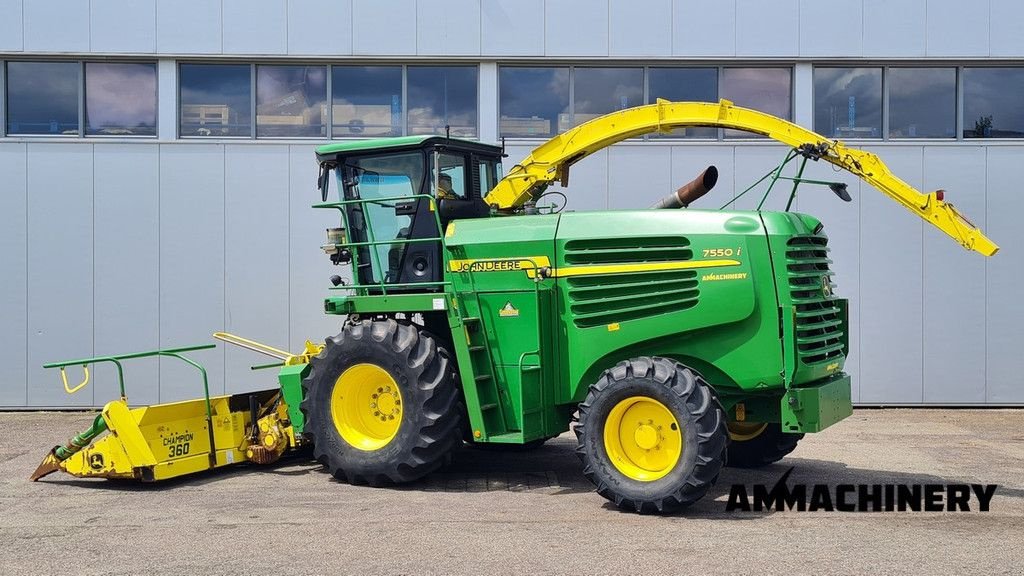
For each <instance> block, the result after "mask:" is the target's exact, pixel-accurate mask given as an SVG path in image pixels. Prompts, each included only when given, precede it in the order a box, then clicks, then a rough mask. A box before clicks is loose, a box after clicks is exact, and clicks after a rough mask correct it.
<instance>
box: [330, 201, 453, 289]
mask: <svg viewBox="0 0 1024 576" xmlns="http://www.w3.org/2000/svg"><path fill="white" fill-rule="evenodd" d="M421 199H426V200H427V202H429V210H430V213H431V215H432V216H433V218H434V224H435V225H436V226H437V237H436V238H395V239H393V240H376V238H375V237H374V235H373V222H372V221H371V219H370V218H367V217H366V216H365V215H364V216H363V223H364V224H365V226H366V237H367V241H364V242H343V243H339V244H326V245H325V246H333V247H335V248H371V250H370V252H371V258H372V259H373V265H374V266H375V267H376V270H377V273H378V275H379V276H380V282H378V283H376V284H357V285H349V286H339V287H337V289H338V290H357V291H358V290H366V289H369V288H375V289H379V290H380V291H381V294H382V295H384V296H386V295H387V290H388V288H394V287H398V286H404V285H405V284H397V283H389V282H385V281H384V273H385V270H384V268H383V266H382V265H381V262H380V255H379V254H378V253H377V250H375V249H373V248H375V247H376V246H383V245H405V244H416V243H424V242H440V243H441V266H442V270H447V268H448V254H447V251H446V250H445V244H444V231H443V230H442V229H441V218H440V216H438V214H437V201H436V199H435V198H434V197H433V196H431V195H430V194H411V195H406V196H384V197H382V198H355V199H351V200H339V201H337V202H321V203H319V204H314V205H313V208H334V209H336V210H338V211H339V212H341V217H342V223H343V224H344V226H345V229H346V230H349V229H350V226H349V222H348V213H347V211H346V210H345V208H347V207H348V206H352V205H360V206H362V205H365V204H380V203H383V202H395V201H399V200H404V201H411V200H421ZM347 237H348V236H346V238H347ZM358 252H359V251H358V250H352V269H353V271H354V274H355V280H356V281H357V282H358V281H359V260H358V258H359V255H358ZM430 284H436V283H430V282H419V283H417V284H416V285H417V286H425V285H430Z"/></svg>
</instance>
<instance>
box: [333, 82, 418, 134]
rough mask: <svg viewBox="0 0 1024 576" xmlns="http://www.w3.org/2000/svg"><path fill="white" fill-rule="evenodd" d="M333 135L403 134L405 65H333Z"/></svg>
mask: <svg viewBox="0 0 1024 576" xmlns="http://www.w3.org/2000/svg"><path fill="white" fill-rule="evenodd" d="M331 74H332V78H331V92H332V93H333V95H332V103H331V106H332V109H331V112H332V120H331V122H332V123H333V124H334V126H333V128H332V131H331V133H332V135H333V136H340V137H345V136H353V137H357V136H363V137H366V136H377V137H380V136H401V135H402V67H401V66H334V67H333V68H332V69H331Z"/></svg>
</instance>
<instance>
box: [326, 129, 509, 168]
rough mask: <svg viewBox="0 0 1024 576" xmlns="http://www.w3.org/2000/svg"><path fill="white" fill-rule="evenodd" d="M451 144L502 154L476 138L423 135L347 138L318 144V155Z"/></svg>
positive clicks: (331, 155) (329, 156)
mask: <svg viewBox="0 0 1024 576" xmlns="http://www.w3.org/2000/svg"><path fill="white" fill-rule="evenodd" d="M435 145H436V146H445V145H448V146H451V147H453V148H460V149H468V150H472V151H476V152H484V153H488V154H500V153H501V148H500V147H499V146H494V145H491V144H483V143H481V142H476V141H474V140H465V139H462V138H445V137H444V136H433V135H429V134H428V135H422V136H398V137H394V138H373V139H370V140H347V141H344V142H331V143H329V144H323V145H321V146H317V148H316V156H317V159H318V160H320V161H324V160H328V159H330V158H333V157H336V156H339V155H343V154H352V153H355V154H359V153H363V152H370V151H373V152H377V151H385V150H409V149H416V148H425V147H427V146H435Z"/></svg>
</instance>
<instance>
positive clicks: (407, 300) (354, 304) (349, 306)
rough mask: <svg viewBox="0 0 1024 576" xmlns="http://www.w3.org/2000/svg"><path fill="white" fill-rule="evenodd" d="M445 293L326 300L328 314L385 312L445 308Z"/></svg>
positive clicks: (335, 297) (330, 298) (338, 297)
mask: <svg viewBox="0 0 1024 576" xmlns="http://www.w3.org/2000/svg"><path fill="white" fill-rule="evenodd" d="M446 307H447V298H446V296H445V295H444V294H437V293H434V294H384V295H378V296H358V295H356V296H331V297H329V298H327V299H326V300H324V311H325V312H327V313H328V314H371V313H376V314H385V313H393V312H425V311H430V310H445V309H446Z"/></svg>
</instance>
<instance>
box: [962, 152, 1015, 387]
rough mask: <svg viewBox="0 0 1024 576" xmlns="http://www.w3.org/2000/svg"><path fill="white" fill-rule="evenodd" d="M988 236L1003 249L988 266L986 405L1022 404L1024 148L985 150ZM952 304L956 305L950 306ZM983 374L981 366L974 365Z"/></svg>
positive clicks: (986, 298)
mask: <svg viewBox="0 0 1024 576" xmlns="http://www.w3.org/2000/svg"><path fill="white" fill-rule="evenodd" d="M986 157H987V164H986V168H987V170H986V178H985V182H986V184H987V186H986V190H987V194H986V200H987V210H986V212H985V216H986V217H985V220H986V232H987V233H988V234H989V235H990V236H991V237H992V238H994V239H995V240H996V242H998V243H999V244H1000V245H1001V246H1002V248H1001V249H1000V251H999V254H997V255H996V256H995V257H994V258H990V259H989V260H987V261H986V262H985V265H986V272H987V273H986V278H985V280H986V283H985V284H986V290H985V302H986V310H985V324H986V331H985V336H986V337H985V354H986V358H985V382H986V384H987V386H986V390H985V393H986V396H985V399H986V400H987V401H988V402H997V403H998V402H1024V377H1022V376H1021V370H1020V362H1021V360H1020V359H1021V350H1020V343H1021V333H1022V331H1024V328H1022V326H1024V299H1021V298H1020V297H1019V296H1018V294H1020V287H1021V286H1024V248H1022V243H1024V238H1022V237H1024V231H1022V229H1021V224H1020V215H1021V214H1024V194H1021V185H1020V173H1021V158H1024V146H1005V147H1004V146H999V147H991V148H988V149H986ZM950 304H951V305H952V303H950ZM976 368H977V371H978V372H980V371H981V370H980V367H976Z"/></svg>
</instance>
